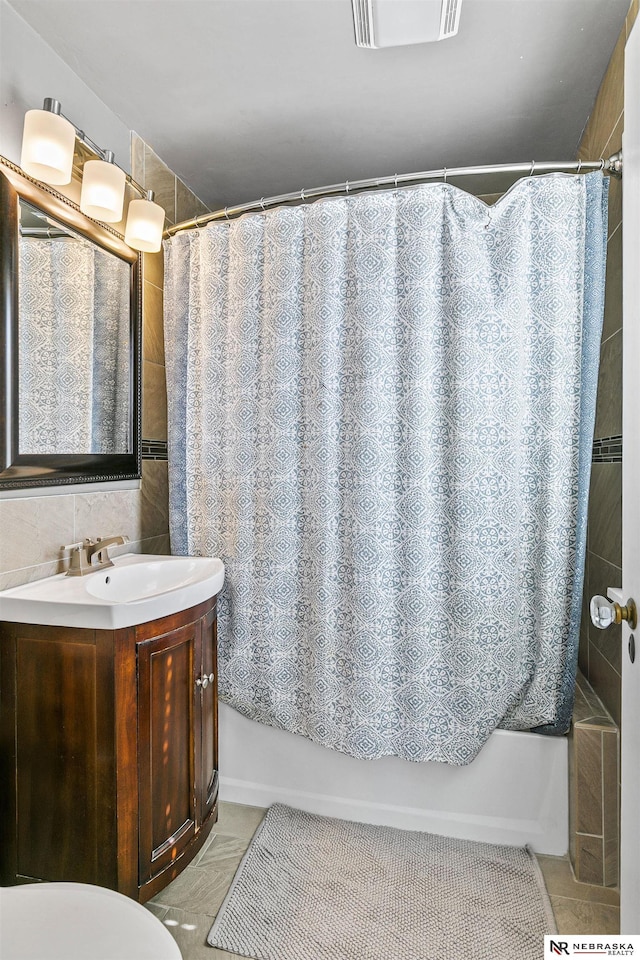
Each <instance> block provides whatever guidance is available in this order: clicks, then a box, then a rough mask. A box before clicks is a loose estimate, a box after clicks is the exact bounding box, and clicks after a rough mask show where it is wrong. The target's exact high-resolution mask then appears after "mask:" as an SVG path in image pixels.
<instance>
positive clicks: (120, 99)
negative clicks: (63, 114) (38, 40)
mask: <svg viewBox="0 0 640 960" xmlns="http://www.w3.org/2000/svg"><path fill="white" fill-rule="evenodd" d="M9 2H10V3H11V6H13V7H14V9H15V10H16V11H17V12H18V13H19V14H20V16H22V17H23V18H24V19H25V20H26V21H27V22H28V23H29V24H31V26H32V27H33V28H34V29H35V30H36V31H37V32H38V33H39V34H40V35H41V36H42V37H43V39H44V40H45V41H46V42H47V43H49V44H50V46H52V47H53V48H54V50H55V51H56V52H57V53H58V54H60V56H62V58H63V59H64V60H65V61H66V62H67V63H68V64H69V65H70V66H71V67H72V69H73V70H74V71H75V72H76V73H77V74H78V75H79V76H80V77H81V78H82V79H83V80H84V81H85V83H86V84H87V85H88V86H89V87H90V88H91V89H92V90H93V91H94V92H95V93H96V94H97V95H98V96H99V97H100V98H101V99H102V100H103V101H104V102H105V103H106V104H107V106H109V107H110V108H111V109H112V110H113V111H114V113H115V114H116V115H117V116H118V117H119V118H120V119H121V120H122V121H123V122H124V123H125V124H126V125H127V126H128V127H130V128H131V129H134V130H136V131H137V132H138V133H139V134H140V135H141V136H142V137H143V138H144V139H145V140H146V141H147V142H148V143H150V144H151V145H152V146H153V148H154V149H155V150H156V152H157V153H158V154H159V155H160V156H161V157H162V158H163V159H164V160H165V161H166V162H167V163H168V164H169V166H170V167H171V168H172V169H173V170H175V171H176V173H177V174H178V175H179V176H180V177H181V178H182V179H183V180H184V181H185V182H186V183H187V184H189V186H191V187H192V189H193V190H194V191H195V192H196V193H197V194H198V195H199V196H200V197H201V199H202V200H204V201H205V203H207V204H208V205H209V206H211V207H212V208H217V207H222V206H225V205H227V204H228V205H233V204H235V203H242V202H245V201H248V200H254V199H256V198H259V197H263V196H265V197H266V196H271V195H273V194H279V193H284V192H288V191H292V190H297V189H299V188H300V187H313V186H319V185H322V184H327V183H335V182H339V181H344V180H345V179H349V180H356V179H359V178H363V177H373V176H381V175H391V174H394V173H407V172H411V171H415V170H425V169H430V168H436V167H441V166H447V167H452V166H456V165H464V164H480V163H507V162H512V161H514V162H515V161H525V160H526V161H529V160H538V161H541V160H559V159H562V160H564V159H569V158H572V157H573V156H574V155H575V150H576V147H577V144H578V142H579V139H580V135H581V132H582V129H583V127H584V124H585V122H586V120H587V118H588V116H589V113H590V110H591V107H592V105H593V102H594V99H595V96H596V93H597V91H598V87H599V84H600V81H601V79H602V76H603V74H604V71H605V69H606V66H607V63H608V60H609V57H610V55H611V52H612V50H613V47H614V44H615V42H616V39H617V36H618V34H619V32H620V29H621V27H622V24H623V22H624V17H625V13H626V11H627V9H628V6H629V0H464V2H463V5H462V16H461V20H460V32H459V34H458V36H457V37H455V38H453V39H451V40H446V41H443V42H440V43H431V44H420V45H414V46H404V47H397V48H389V49H382V50H363V49H359V48H357V47H356V46H355V43H354V37H353V24H352V19H351V3H350V0H9ZM416 2H419V0H416ZM44 95H46V96H55V95H56V91H55V90H54V91H46V92H45V94H44ZM63 108H64V104H63ZM89 132H90V131H89ZM103 146H105V147H108V144H103Z"/></svg>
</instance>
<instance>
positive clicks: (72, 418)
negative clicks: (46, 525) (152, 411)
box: [19, 236, 130, 454]
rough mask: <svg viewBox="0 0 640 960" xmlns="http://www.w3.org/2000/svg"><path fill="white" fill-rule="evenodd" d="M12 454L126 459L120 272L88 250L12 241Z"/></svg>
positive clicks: (123, 280) (125, 321)
mask: <svg viewBox="0 0 640 960" xmlns="http://www.w3.org/2000/svg"><path fill="white" fill-rule="evenodd" d="M19 270H20V302H19V317H20V325H19V358H20V359H19V370H20V403H19V448H20V452H21V453H30V454H47V453H56V452H58V453H62V452H64V453H69V454H78V453H116V452H122V451H126V450H128V449H129V349H130V348H129V343H130V333H129V296H130V294H129V271H128V270H124V269H123V261H121V260H118V259H117V257H114V256H111V255H109V254H107V253H105V252H103V251H102V250H101V249H100V248H99V247H97V246H95V245H94V244H92V243H89V242H85V241H83V240H80V239H75V238H69V237H57V238H55V239H48V238H43V237H26V236H23V237H21V238H20V266H19Z"/></svg>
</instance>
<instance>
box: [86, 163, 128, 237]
mask: <svg viewBox="0 0 640 960" xmlns="http://www.w3.org/2000/svg"><path fill="white" fill-rule="evenodd" d="M125 183H126V177H125V173H124V170H121V169H120V167H117V166H116V165H115V163H107V162H106V161H105V160H87V162H86V163H85V165H84V167H83V169H82V191H81V193H80V209H81V210H82V212H83V213H85V214H86V215H87V216H88V217H93V219H94V220H101V221H102V222H103V223H118V221H119V220H122V208H123V206H124V190H125Z"/></svg>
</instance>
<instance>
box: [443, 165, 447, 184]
mask: <svg viewBox="0 0 640 960" xmlns="http://www.w3.org/2000/svg"><path fill="white" fill-rule="evenodd" d="M443 169H444V182H445V183H446V182H447V168H446V167H444V168H443Z"/></svg>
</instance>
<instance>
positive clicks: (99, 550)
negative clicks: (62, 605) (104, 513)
mask: <svg viewBox="0 0 640 960" xmlns="http://www.w3.org/2000/svg"><path fill="white" fill-rule="evenodd" d="M116 543H118V544H120V543H129V537H125V536H118V537H106V538H104V537H96V539H95V540H90V539H89V538H88V537H87V539H86V540H81V541H80V542H79V543H69V544H67V546H65V547H63V548H62V549H63V550H71V565H70V567H69V569H68V570H67V573H66V576H67V577H84V575H85V574H86V573H93V572H94V571H95V570H102V569H103V568H104V567H112V566H113V561H112V560H110V559H109V551H108V549H107V548H108V547H110V546H113V545H114V544H116Z"/></svg>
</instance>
